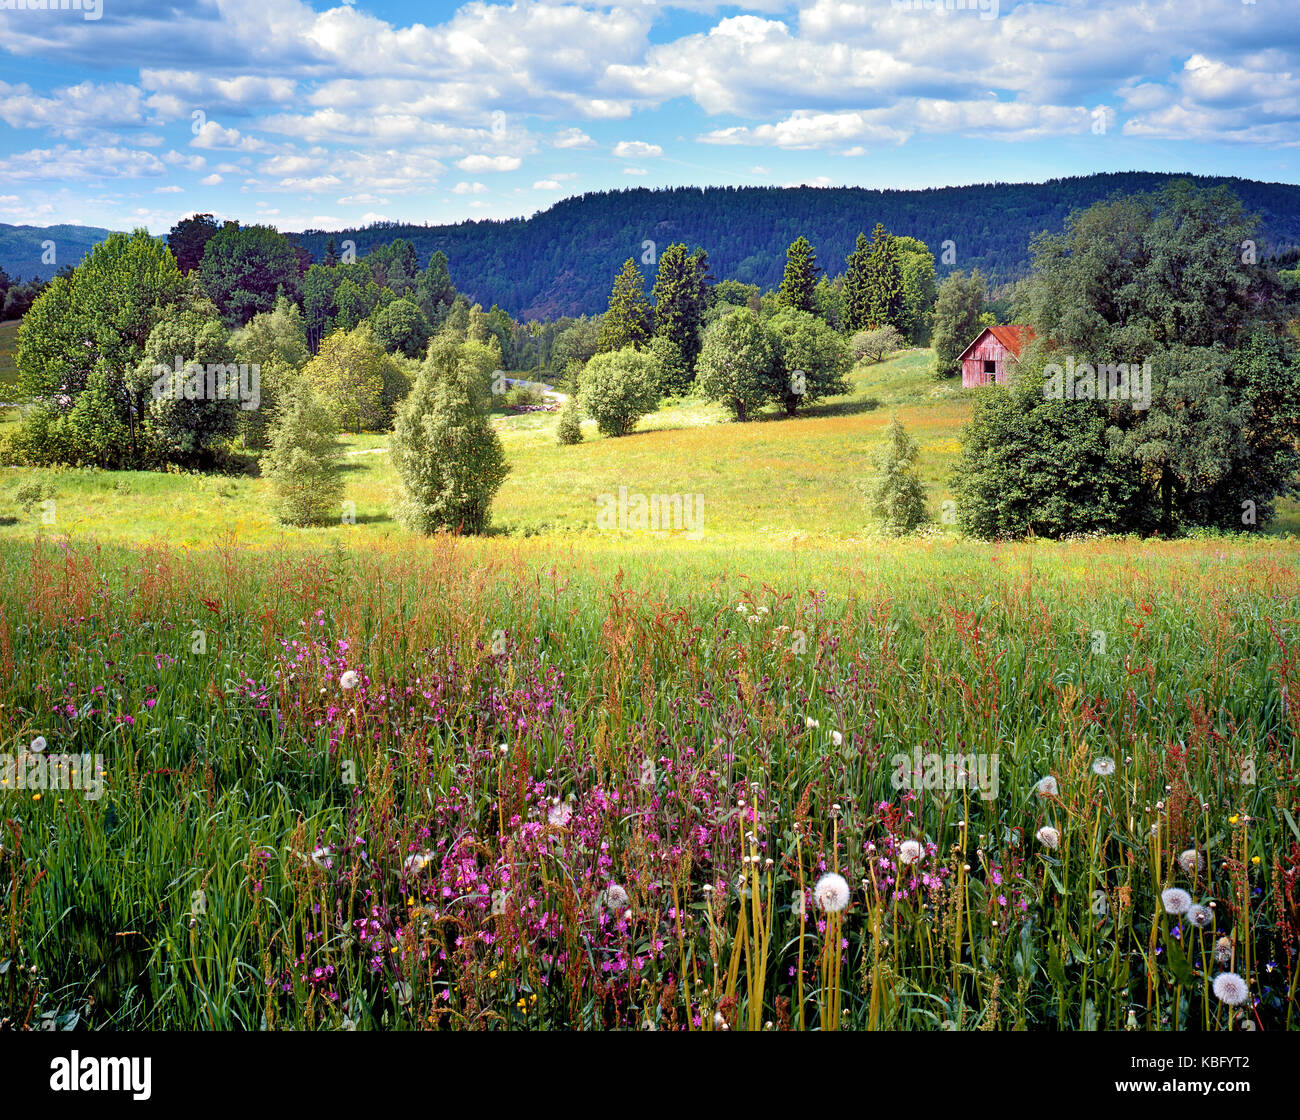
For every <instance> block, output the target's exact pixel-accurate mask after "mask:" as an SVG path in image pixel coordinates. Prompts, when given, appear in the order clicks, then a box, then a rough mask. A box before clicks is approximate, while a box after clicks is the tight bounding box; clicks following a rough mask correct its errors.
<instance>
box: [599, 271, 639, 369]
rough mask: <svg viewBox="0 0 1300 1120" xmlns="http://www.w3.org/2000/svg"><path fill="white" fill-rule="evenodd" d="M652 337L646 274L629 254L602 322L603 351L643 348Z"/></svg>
mask: <svg viewBox="0 0 1300 1120" xmlns="http://www.w3.org/2000/svg"><path fill="white" fill-rule="evenodd" d="M649 340H650V304H649V302H648V301H647V300H646V297H645V277H644V276H642V275H641V270H640V269H639V268H637V266H636V261H634V260H633V259H632V258H631V257H628V259H627V261H626V262H624V264H623V267H622V269H621V270H620V271H619V274H618V276H616V277H615V278H614V288H613V290H612V291H611V292H610V294H609V310H608V311H606V312H605V316H604V318H603V319H602V320H601V324H600V342H599V344H598V345H597V351H598V352H599V353H601V354H605V353H608V352H609V351H611V350H622V349H624V348H625V347H628V346H632V347H635V348H637V349H640V348H641V347H642V346H644V345H645V344H646V343H647V342H648V341H649Z"/></svg>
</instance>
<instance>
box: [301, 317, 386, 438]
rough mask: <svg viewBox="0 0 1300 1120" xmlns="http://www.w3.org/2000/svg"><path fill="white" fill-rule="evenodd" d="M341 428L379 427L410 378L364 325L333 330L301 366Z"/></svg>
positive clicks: (384, 426) (356, 429)
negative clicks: (352, 328) (308, 360)
mask: <svg viewBox="0 0 1300 1120" xmlns="http://www.w3.org/2000/svg"><path fill="white" fill-rule="evenodd" d="M303 373H304V375H305V376H306V378H307V380H308V381H310V382H311V384H312V388H313V389H315V390H316V392H317V393H318V394H319V395H320V398H321V400H322V402H323V403H324V404H325V406H326V407H327V408H328V409H329V410H330V411H331V412H332V413H333V414H334V419H335V421H336V422H337V423H338V425H339V427H341V428H350V429H351V430H352V431H355V432H360V431H362V430H363V429H365V430H368V431H383V430H385V429H387V428H388V427H390V426H391V425H392V422H393V415H394V411H395V409H396V407H397V404H398V402H400V401H401V400H402V398H403V397H405V396H406V394H407V392H408V391H409V388H410V383H409V382H408V381H407V379H406V373H405V371H404V370H403V368H402V364H401V363H400V362H399V361H398V360H397V359H396V358H394V357H393V355H391V354H389V353H388V352H387V351H385V350H384V348H383V347H382V346H380V345H379V343H378V342H377V341H376V339H375V336H374V335H373V334H372V333H371V332H370V330H369V329H368V328H367V327H365V326H362V327H358V328H357V329H356V330H354V331H335V332H334V333H333V334H331V335H329V337H327V338H326V339H325V341H324V342H322V343H321V346H320V349H319V350H318V351H317V352H316V356H315V357H314V358H312V360H311V361H310V362H308V363H307V365H306V367H305V368H304V370H303Z"/></svg>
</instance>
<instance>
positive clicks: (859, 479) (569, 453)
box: [0, 350, 1300, 547]
mask: <svg viewBox="0 0 1300 1120" xmlns="http://www.w3.org/2000/svg"><path fill="white" fill-rule="evenodd" d="M931 360H932V359H931V354H930V352H929V351H928V350H914V351H909V352H907V353H904V354H902V355H900V356H897V357H895V358H893V359H891V360H889V361H886V362H882V363H880V364H878V365H867V366H859V367H858V368H857V369H856V370H855V371H854V372H853V374H852V376H851V378H850V381H851V384H852V386H853V388H852V392H851V393H849V394H848V395H847V396H844V397H839V398H835V399H834V400H831V401H828V402H826V403H824V404H822V405H818V406H814V407H811V408H809V409H808V410H807V415H800V416H798V417H796V418H794V419H786V418H785V417H784V416H783V415H778V414H776V413H769V414H766V415H764V416H763V417H762V418H761V419H760V420H758V421H756V422H754V423H751V424H734V423H729V422H727V420H726V417H725V416H724V414H723V412H722V410H721V409H720V408H718V407H717V406H713V405H707V404H702V403H699V402H696V401H693V400H690V399H686V400H684V401H682V402H680V403H675V404H669V405H668V406H666V407H664V408H662V409H661V410H660V411H659V412H657V413H655V414H653V415H651V416H649V417H647V418H646V419H645V420H643V421H642V423H641V425H640V426H639V429H638V430H637V431H636V432H635V433H634V434H633V435H631V436H627V437H624V438H622V439H617V440H611V439H603V438H601V437H600V436H599V435H598V434H597V432H596V430H595V425H594V424H593V423H592V422H591V421H587V422H586V423H585V424H584V425H583V430H584V433H585V435H586V437H587V441H586V442H585V443H583V444H581V445H578V446H575V447H557V446H556V443H555V426H556V423H557V422H558V415H557V414H556V413H523V414H518V415H511V416H508V417H504V418H502V419H500V420H499V421H497V423H498V426H499V429H500V433H501V437H502V441H503V443H504V445H505V451H506V456H507V459H508V461H509V463H510V467H511V473H510V475H509V477H508V478H507V480H506V483H505V485H504V486H503V487H502V489H501V492H500V494H499V496H498V498H497V501H496V503H495V505H494V507H493V526H494V531H495V532H496V533H497V534H498V535H505V536H510V537H521V536H530V537H531V536H535V535H539V534H541V535H544V536H548V537H557V538H560V539H564V538H567V537H569V536H571V535H574V534H577V535H578V536H580V537H581V536H591V535H593V534H595V533H596V515H597V510H598V506H597V498H598V496H599V495H601V494H604V493H609V494H616V493H617V492H618V489H619V487H620V486H626V487H627V488H628V489H629V491H631V492H633V493H642V494H646V495H650V494H669V495H672V494H692V495H694V494H699V495H701V496H702V498H703V508H704V538H705V539H706V540H710V541H714V542H718V543H727V544H733V545H739V544H746V543H748V544H762V545H767V544H771V543H775V542H780V541H785V540H799V539H828V540H854V539H858V538H862V537H869V536H874V529H873V523H872V518H871V516H870V514H869V513H868V512H867V508H866V501H865V489H864V488H865V485H866V484H867V483H868V482H869V481H870V478H871V473H872V457H873V455H874V454H875V452H876V450H877V448H878V446H879V444H880V441H881V436H882V433H883V430H884V428H885V426H886V425H887V424H888V423H889V420H890V417H891V416H892V415H894V414H895V413H896V414H897V415H898V416H899V418H900V419H901V420H902V421H903V423H904V424H905V425H906V427H907V429H908V431H909V432H910V433H911V434H912V436H913V437H914V438H915V439H916V441H917V443H918V444H919V446H920V448H921V459H920V471H921V475H922V478H923V479H924V481H925V483H926V485H927V487H929V505H930V510H931V513H932V514H934V515H935V517H936V519H937V518H938V515H939V513H940V510H941V507H942V503H943V501H944V500H945V499H947V498H949V497H950V496H951V495H950V492H949V490H948V477H949V474H950V473H951V470H952V466H953V463H954V462H955V461H956V457H957V454H958V452H959V449H960V445H959V442H958V436H959V433H960V428H961V425H962V423H963V422H964V421H965V419H966V416H967V414H968V411H969V406H968V403H967V400H966V399H965V398H964V397H963V395H962V392H961V390H960V388H959V387H956V384H955V382H954V381H946V382H936V381H935V380H934V379H933V377H932V376H931V374H930V363H931ZM343 442H344V444H345V445H346V451H347V456H346V474H347V489H346V492H345V495H344V496H345V499H346V500H348V501H351V502H353V503H355V515H356V523H355V524H345V523H344V522H343V519H342V516H340V522H339V524H338V525H337V526H335V527H333V528H324V529H286V528H284V527H282V526H280V525H279V524H278V523H277V522H276V521H275V519H274V517H273V516H272V514H271V510H270V500H269V485H268V483H266V482H265V481H263V480H262V479H259V478H256V477H253V476H217V475H206V476H201V475H186V474H162V473H151V472H139V471H136V472H106V471H96V470H67V471H44V470H43V471H30V470H25V469H11V470H8V471H5V472H4V474H5V475H6V476H7V477H8V480H9V487H8V492H0V503H7V504H0V516H4V515H5V514H8V516H9V518H10V519H16V520H13V521H12V523H11V524H9V525H8V526H6V527H0V535H9V536H18V537H23V538H29V537H31V536H32V535H33V534H34V533H36V532H37V531H38V530H39V529H40V528H41V526H40V523H39V517H37V516H35V515H30V516H27V517H20V516H19V512H18V510H17V509H16V507H14V506H13V505H12V502H11V501H10V499H11V497H12V491H13V489H14V487H15V486H16V485H17V484H19V483H21V482H22V481H24V480H26V479H29V478H34V477H39V478H41V479H42V480H45V481H47V482H49V483H50V484H51V485H53V486H54V487H55V489H56V491H57V497H56V499H55V501H56V508H55V516H56V522H55V526H54V527H53V530H51V527H50V526H48V525H46V526H45V527H44V529H45V532H46V535H50V533H51V531H53V532H54V533H56V534H58V535H61V536H62V535H66V536H68V537H70V538H74V539H82V538H90V539H95V540H130V541H135V542H140V543H144V542H149V541H160V542H166V543H168V544H170V545H172V546H174V547H193V546H196V545H200V544H203V543H211V542H214V541H218V540H225V539H236V540H238V541H239V542H240V543H242V544H270V543H273V542H291V541H301V542H310V543H312V544H320V545H328V546H331V547H332V546H334V545H335V544H336V543H337V544H338V545H340V546H351V545H356V544H360V545H363V546H364V545H365V544H367V543H369V542H373V541H376V540H386V539H390V538H396V539H409V534H408V533H407V532H406V531H405V530H403V529H402V528H400V527H399V526H398V525H397V524H396V522H395V521H394V520H393V517H392V514H391V509H392V506H393V503H394V492H395V489H396V485H397V479H396V475H395V474H394V472H393V469H392V465H391V463H390V461H389V458H388V455H387V450H386V449H387V443H388V437H387V436H386V435H361V436H354V435H351V434H348V435H345V436H344V437H343ZM1282 509H1283V515H1282V517H1280V518H1279V521H1278V524H1277V525H1276V526H1275V530H1276V531H1278V532H1286V531H1294V530H1295V529H1297V528H1300V515H1297V510H1296V506H1295V505H1294V503H1284V504H1283V507H1282ZM341 512H342V511H340V513H341Z"/></svg>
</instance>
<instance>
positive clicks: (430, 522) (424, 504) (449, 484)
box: [390, 335, 510, 533]
mask: <svg viewBox="0 0 1300 1120" xmlns="http://www.w3.org/2000/svg"><path fill="white" fill-rule="evenodd" d="M488 394H489V389H488V387H487V386H486V385H485V384H484V383H483V376H482V369H481V368H480V363H478V362H477V361H476V360H475V355H473V354H471V353H468V352H467V348H466V344H465V343H462V342H458V341H457V340H456V339H455V337H454V336H452V335H440V336H439V337H438V338H437V339H435V341H434V343H433V345H432V346H431V347H430V349H429V356H428V358H427V359H425V363H424V366H423V368H422V369H421V370H420V375H419V377H417V378H416V382H415V386H414V387H413V388H412V389H411V392H410V394H409V395H408V396H407V398H406V399H405V400H404V401H403V402H402V404H401V406H400V407H399V408H398V411H397V419H396V422H395V423H394V425H393V437H392V441H391V444H390V447H391V453H392V457H393V465H394V466H395V467H396V469H397V474H398V477H399V478H400V479H401V482H402V497H401V500H400V501H399V502H398V506H397V510H396V513H397V518H398V520H399V521H400V522H401V523H402V524H403V525H405V526H406V527H407V528H409V529H414V530H415V531H417V532H420V533H433V532H435V531H437V530H438V529H450V530H452V531H454V532H461V533H481V532H483V531H484V530H486V529H487V527H488V523H489V521H490V518H491V511H492V499H493V498H494V497H495V496H496V492H497V490H499V489H500V488H501V483H502V482H504V481H505V477H506V474H507V473H508V472H509V470H510V468H509V466H508V465H507V464H506V461H505V452H504V451H503V450H502V448H501V440H500V439H499V438H498V436H497V433H496V430H495V429H494V428H493V427H492V423H491V420H490V419H489V418H488Z"/></svg>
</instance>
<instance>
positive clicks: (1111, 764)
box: [1092, 758, 1115, 778]
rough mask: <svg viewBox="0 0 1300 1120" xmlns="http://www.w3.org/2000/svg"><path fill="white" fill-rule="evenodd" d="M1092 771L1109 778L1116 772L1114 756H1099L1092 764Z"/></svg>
mask: <svg viewBox="0 0 1300 1120" xmlns="http://www.w3.org/2000/svg"><path fill="white" fill-rule="evenodd" d="M1092 772H1093V773H1094V774H1096V775H1097V776H1098V777H1101V778H1109V777H1110V776H1111V775H1112V774H1113V773H1115V760H1114V759H1113V758H1099V759H1096V760H1095V761H1094V762H1093V764H1092Z"/></svg>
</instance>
